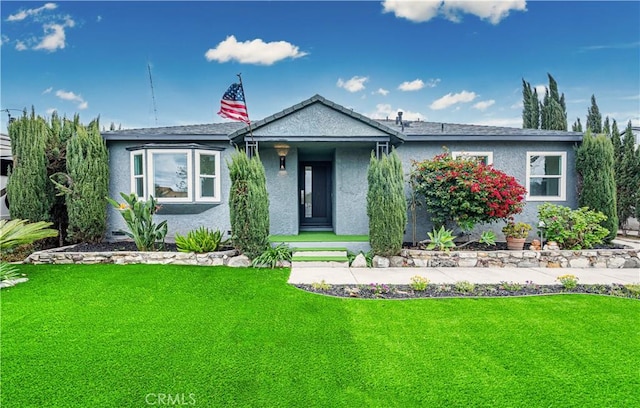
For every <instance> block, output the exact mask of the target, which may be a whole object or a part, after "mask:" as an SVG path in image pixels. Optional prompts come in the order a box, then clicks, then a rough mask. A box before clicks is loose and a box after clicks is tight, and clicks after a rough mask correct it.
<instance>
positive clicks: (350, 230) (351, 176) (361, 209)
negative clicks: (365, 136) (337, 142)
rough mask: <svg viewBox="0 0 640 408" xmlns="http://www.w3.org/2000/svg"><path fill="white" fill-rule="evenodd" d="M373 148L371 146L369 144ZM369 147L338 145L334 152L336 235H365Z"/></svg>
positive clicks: (367, 228) (367, 222)
mask: <svg viewBox="0 0 640 408" xmlns="http://www.w3.org/2000/svg"><path fill="white" fill-rule="evenodd" d="M372 147H373V146H372ZM371 150H372V148H347V147H343V148H338V149H336V155H335V205H334V208H335V218H334V220H335V221H334V227H335V232H336V234H345V235H348V234H357V235H359V234H368V233H369V219H368V218H367V168H368V167H369V160H370V157H371Z"/></svg>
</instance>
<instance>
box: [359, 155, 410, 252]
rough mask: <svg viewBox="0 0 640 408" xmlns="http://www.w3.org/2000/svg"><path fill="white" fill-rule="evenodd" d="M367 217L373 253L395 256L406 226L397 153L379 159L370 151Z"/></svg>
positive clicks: (400, 245)
mask: <svg viewBox="0 0 640 408" xmlns="http://www.w3.org/2000/svg"><path fill="white" fill-rule="evenodd" d="M367 181H368V191H367V216H368V217H369V243H370V244H371V249H372V251H373V253H374V254H376V255H381V256H391V255H397V254H399V253H400V250H401V249H402V241H403V238H404V230H405V227H406V225H407V204H406V200H405V196H404V174H403V172H402V164H401V162H400V158H399V157H398V154H397V153H396V152H395V151H393V152H391V154H390V155H383V156H382V157H381V158H380V159H378V158H376V156H375V154H373V153H372V154H371V160H370V162H369V170H368V172H367Z"/></svg>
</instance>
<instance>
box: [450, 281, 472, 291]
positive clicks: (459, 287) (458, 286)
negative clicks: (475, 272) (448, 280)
mask: <svg viewBox="0 0 640 408" xmlns="http://www.w3.org/2000/svg"><path fill="white" fill-rule="evenodd" d="M475 288H476V285H475V284H473V283H471V282H469V281H466V280H464V281H458V282H456V283H455V284H454V289H455V291H456V292H459V293H471V292H473V291H474V289H475Z"/></svg>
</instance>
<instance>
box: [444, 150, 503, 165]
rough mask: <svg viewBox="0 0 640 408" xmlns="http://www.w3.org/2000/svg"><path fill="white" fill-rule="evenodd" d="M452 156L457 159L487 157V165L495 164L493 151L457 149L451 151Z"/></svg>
mask: <svg viewBox="0 0 640 408" xmlns="http://www.w3.org/2000/svg"><path fill="white" fill-rule="evenodd" d="M451 157H452V158H454V159H457V158H458V157H465V158H478V157H486V158H487V165H490V164H493V152H466V151H457V152H451Z"/></svg>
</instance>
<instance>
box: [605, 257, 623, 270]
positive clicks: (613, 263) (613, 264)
mask: <svg viewBox="0 0 640 408" xmlns="http://www.w3.org/2000/svg"><path fill="white" fill-rule="evenodd" d="M624 264H625V260H624V258H611V259H609V263H608V266H609V268H612V269H619V268H622V267H624Z"/></svg>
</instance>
